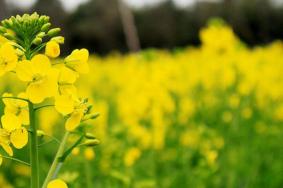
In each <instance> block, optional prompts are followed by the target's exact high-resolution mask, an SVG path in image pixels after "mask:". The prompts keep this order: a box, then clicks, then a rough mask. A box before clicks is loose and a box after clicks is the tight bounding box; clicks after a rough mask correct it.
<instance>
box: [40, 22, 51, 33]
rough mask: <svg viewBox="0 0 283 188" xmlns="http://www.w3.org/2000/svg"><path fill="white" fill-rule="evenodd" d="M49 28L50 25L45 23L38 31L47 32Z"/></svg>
mask: <svg viewBox="0 0 283 188" xmlns="http://www.w3.org/2000/svg"><path fill="white" fill-rule="evenodd" d="M50 26H51V23H46V24H44V25H43V26H42V27H41V29H40V30H41V31H43V32H47V31H48V29H49V28H50Z"/></svg>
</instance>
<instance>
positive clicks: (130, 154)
mask: <svg viewBox="0 0 283 188" xmlns="http://www.w3.org/2000/svg"><path fill="white" fill-rule="evenodd" d="M140 156H141V151H140V150H139V149H138V148H131V149H129V150H128V151H127V152H126V155H125V157H124V164H125V165H126V166H127V167H130V166H133V165H134V163H135V162H136V160H138V159H139V158H140Z"/></svg>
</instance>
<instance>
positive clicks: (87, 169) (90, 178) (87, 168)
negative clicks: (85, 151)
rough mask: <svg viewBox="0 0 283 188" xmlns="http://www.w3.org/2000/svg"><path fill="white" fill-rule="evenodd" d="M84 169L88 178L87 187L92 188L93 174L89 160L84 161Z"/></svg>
mask: <svg viewBox="0 0 283 188" xmlns="http://www.w3.org/2000/svg"><path fill="white" fill-rule="evenodd" d="M84 167H85V176H86V187H87V188H92V187H93V184H92V173H91V170H90V164H89V161H88V160H86V159H85V160H84Z"/></svg>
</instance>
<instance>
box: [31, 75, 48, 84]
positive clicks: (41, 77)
mask: <svg viewBox="0 0 283 188" xmlns="http://www.w3.org/2000/svg"><path fill="white" fill-rule="evenodd" d="M44 79H45V76H44V75H42V74H35V75H33V77H32V82H33V83H35V84H40V83H42V82H43V81H44Z"/></svg>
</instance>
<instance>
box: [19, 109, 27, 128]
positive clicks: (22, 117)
mask: <svg viewBox="0 0 283 188" xmlns="http://www.w3.org/2000/svg"><path fill="white" fill-rule="evenodd" d="M18 117H19V119H20V121H21V122H22V124H23V125H29V111H28V109H22V110H21V112H20V114H19V115H18Z"/></svg>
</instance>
